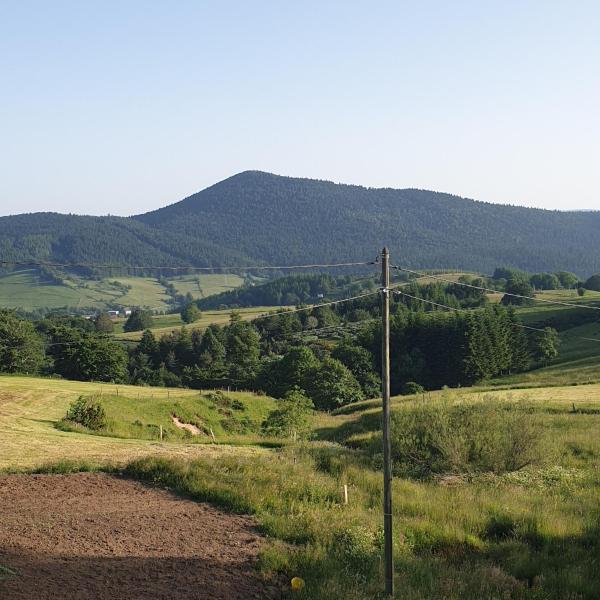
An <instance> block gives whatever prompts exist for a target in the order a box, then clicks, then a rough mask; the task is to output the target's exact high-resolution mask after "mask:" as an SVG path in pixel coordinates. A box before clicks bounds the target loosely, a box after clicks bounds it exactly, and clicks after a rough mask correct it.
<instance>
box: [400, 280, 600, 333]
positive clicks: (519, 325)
mask: <svg viewBox="0 0 600 600" xmlns="http://www.w3.org/2000/svg"><path fill="white" fill-rule="evenodd" d="M394 294H397V295H398V296H407V297H408V298H412V299H413V300H420V301H421V302H426V303H427V304H431V305H433V306H437V307H440V308H447V309H448V310H454V311H456V312H462V313H472V312H474V311H476V310H478V309H476V308H472V309H467V308H456V307H455V306H448V305H446V304H440V303H439V302H433V300H426V299H425V298H419V297H418V296H411V295H410V294H407V293H406V292H401V291H399V290H394ZM513 325H514V326H515V327H520V328H521V329H529V330H531V331H538V332H541V333H545V332H546V330H545V329H543V328H541V327H532V326H531V325H524V324H523V323H513ZM573 337H575V338H577V339H580V340H587V341H588V342H600V338H589V337H584V336H581V335H576V336H573Z"/></svg>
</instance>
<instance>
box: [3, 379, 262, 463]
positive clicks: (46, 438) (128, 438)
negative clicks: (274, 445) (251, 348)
mask: <svg viewBox="0 0 600 600" xmlns="http://www.w3.org/2000/svg"><path fill="white" fill-rule="evenodd" d="M117 390H118V397H117ZM81 395H85V396H89V395H101V398H103V400H102V402H103V404H105V405H106V410H107V413H108V415H109V417H110V418H111V420H112V427H113V428H114V433H113V435H110V432H108V435H91V434H90V433H91V432H86V431H84V430H79V431H65V430H64V428H63V429H62V430H61V428H60V422H61V420H62V419H63V417H64V416H65V414H66V412H67V409H68V407H69V405H70V403H71V402H72V401H73V400H75V399H76V398H78V397H79V396H81ZM230 395H231V396H232V397H234V398H237V399H240V400H241V401H242V402H244V403H245V404H248V405H249V406H252V408H250V409H249V410H248V412H249V413H250V415H251V416H252V417H253V418H256V419H258V418H260V416H261V415H262V414H264V413H266V412H268V408H269V406H270V402H272V401H270V400H269V399H267V398H263V399H261V403H260V406H261V407H262V408H256V404H255V403H250V402H247V399H248V396H249V395H248V394H243V393H231V394H230ZM138 398H139V399H138ZM196 404H197V405H198V407H199V408H198V409H197V410H194V412H200V413H202V412H204V413H207V414H208V415H209V416H210V418H211V420H210V424H211V425H212V426H214V429H215V436H216V437H217V442H219V443H218V444H217V445H214V444H209V443H206V444H203V445H200V444H198V443H197V442H198V441H203V442H209V441H212V439H211V438H210V439H209V438H207V437H206V436H202V438H201V440H193V439H192V438H189V437H187V436H186V435H185V434H184V433H183V432H180V430H177V431H174V429H175V428H174V426H173V422H172V419H170V415H171V413H170V409H169V406H172V407H173V411H174V412H178V411H181V416H182V417H184V416H186V415H187V414H188V413H186V412H185V411H189V412H190V413H191V412H192V411H191V407H192V406H194V407H195V405H196ZM176 405H177V406H176ZM210 405H211V404H210V403H208V402H207V401H203V400H201V399H200V392H198V391H191V390H182V389H180V388H174V389H168V388H142V387H135V386H121V385H120V386H118V387H116V386H114V385H110V384H101V383H83V382H75V381H63V380H60V379H42V378H35V377H18V376H1V377H0V470H6V469H30V468H33V467H39V466H41V465H45V464H52V463H59V462H63V461H71V460H73V461H83V462H86V463H89V464H95V465H103V464H115V465H124V464H126V463H127V462H129V461H131V460H133V459H134V458H138V457H141V456H146V455H152V456H164V455H167V456H199V455H204V454H210V455H214V454H215V453H223V452H229V451H231V448H230V447H228V446H227V445H226V444H223V443H222V442H224V441H225V436H224V432H223V431H222V427H220V420H221V419H220V418H217V415H216V414H212V413H214V412H215V411H212V410H211V409H209V406H210ZM142 407H143V408H142ZM138 409H139V410H138ZM217 414H218V413H217ZM234 416H235V413H234ZM244 416H245V415H244ZM219 417H221V415H219ZM221 418H223V417H221ZM241 418H243V417H241ZM134 421H140V422H141V423H143V424H150V425H155V426H156V425H161V424H162V425H163V426H164V428H165V436H164V437H165V439H164V440H163V442H161V441H160V440H159V435H158V433H157V432H155V430H154V428H147V427H144V426H142V427H140V426H137V425H134ZM149 432H153V433H156V435H150V434H149ZM229 439H231V441H235V442H236V443H238V444H239V443H245V444H247V443H248V442H247V441H246V440H244V439H241V440H240V436H238V435H237V434H235V435H234V434H231V435H230V436H229ZM194 442H195V443H194ZM255 451H258V450H253V449H251V448H237V449H236V450H235V452H236V454H237V453H241V454H243V453H244V452H255Z"/></svg>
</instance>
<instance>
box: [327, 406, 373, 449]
mask: <svg viewBox="0 0 600 600" xmlns="http://www.w3.org/2000/svg"><path fill="white" fill-rule="evenodd" d="M377 431H381V411H379V410H377V411H375V410H373V411H369V412H365V413H364V414H362V415H360V417H358V418H357V419H354V420H352V421H346V422H345V423H342V424H341V425H338V426H336V427H321V428H317V429H315V434H316V436H317V438H318V439H320V440H326V441H330V442H337V443H339V444H346V443H348V440H349V439H350V438H351V437H352V436H354V435H358V434H364V433H375V432H377ZM348 445H350V446H352V445H353V444H351V443H349V444H348Z"/></svg>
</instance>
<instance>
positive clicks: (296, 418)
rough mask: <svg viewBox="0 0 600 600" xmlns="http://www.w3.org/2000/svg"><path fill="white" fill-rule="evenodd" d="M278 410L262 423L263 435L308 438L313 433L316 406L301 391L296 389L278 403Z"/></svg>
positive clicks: (273, 411)
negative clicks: (313, 417) (312, 426)
mask: <svg viewBox="0 0 600 600" xmlns="http://www.w3.org/2000/svg"><path fill="white" fill-rule="evenodd" d="M277 404H278V406H277V408H276V409H274V410H272V411H271V412H270V413H269V416H268V417H267V418H266V419H265V420H264V421H263V423H262V428H261V429H262V433H263V435H266V436H273V437H291V438H294V439H297V438H306V437H307V436H308V435H309V433H310V431H311V421H312V414H313V411H314V405H313V403H312V400H311V399H310V398H307V397H306V396H305V395H304V394H303V393H302V392H301V391H300V390H298V389H294V390H292V391H290V392H288V393H287V394H286V395H285V398H283V400H279V401H278V403H277Z"/></svg>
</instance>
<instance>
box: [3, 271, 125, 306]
mask: <svg viewBox="0 0 600 600" xmlns="http://www.w3.org/2000/svg"><path fill="white" fill-rule="evenodd" d="M121 295H122V292H121V291H120V290H119V289H118V288H116V287H115V286H112V285H111V284H110V283H109V282H108V281H84V280H72V281H71V280H69V281H68V282H67V284H65V285H51V284H49V283H44V282H43V281H40V278H39V276H38V275H37V274H36V273H35V272H34V271H19V272H16V273H11V274H10V275H5V276H4V277H0V307H4V308H20V309H23V310H26V311H32V310H36V309H44V308H48V309H53V308H63V307H70V308H75V309H78V308H103V307H105V306H106V305H107V304H111V303H115V302H118V299H119V298H120V297H121Z"/></svg>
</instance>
